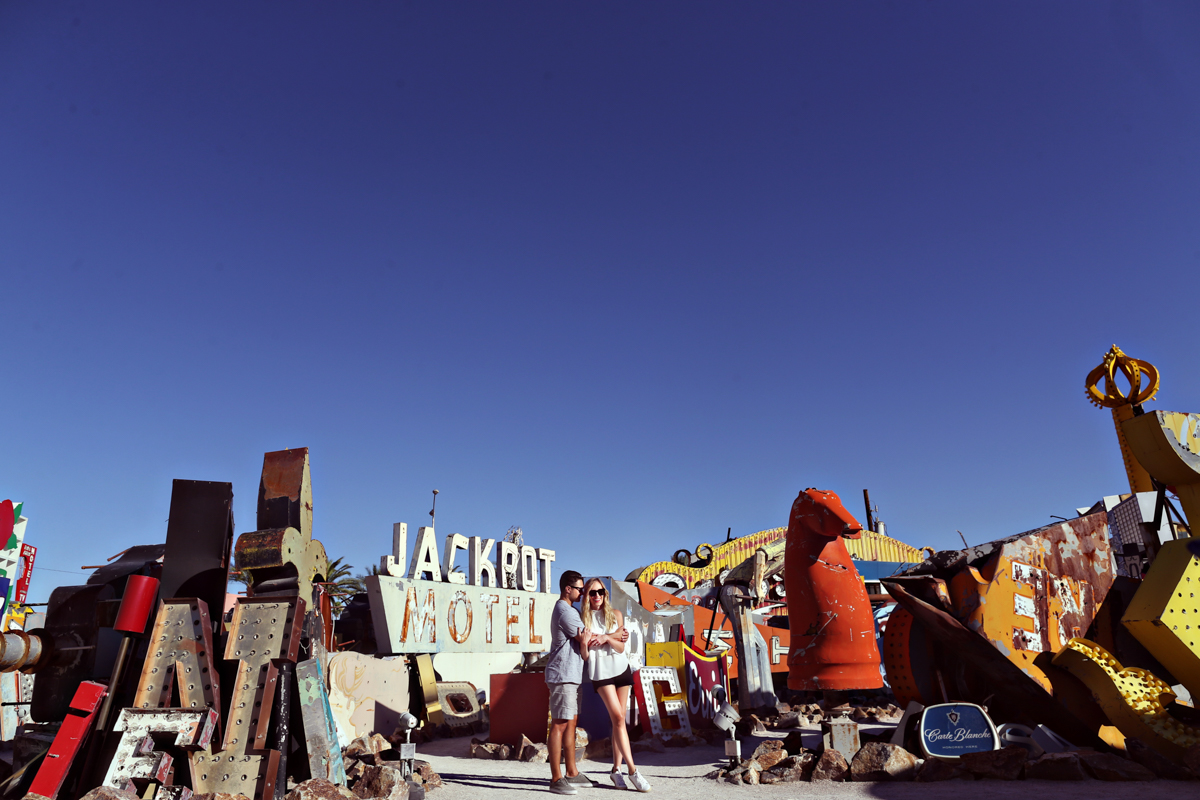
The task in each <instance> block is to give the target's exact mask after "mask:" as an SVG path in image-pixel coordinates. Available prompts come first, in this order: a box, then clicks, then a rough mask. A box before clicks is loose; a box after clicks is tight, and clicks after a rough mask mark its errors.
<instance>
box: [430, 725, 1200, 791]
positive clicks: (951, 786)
mask: <svg viewBox="0 0 1200 800" xmlns="http://www.w3.org/2000/svg"><path fill="white" fill-rule="evenodd" d="M470 742H471V739H470V737H461V738H457V739H440V740H438V741H435V742H429V743H426V744H423V745H420V746H418V747H417V752H418V757H420V758H423V759H425V760H427V761H429V763H430V764H432V765H433V768H434V769H435V770H437V771H438V773H439V774H441V776H442V780H443V781H445V783H446V785H445V786H444V787H443V788H441V789H436V790H434V791H433V792H431V793H430V794H429V798H430V800H475V799H476V798H479V797H481V793H482V792H483V791H486V793H487V797H488V798H494V799H495V800H517V798H526V797H550V796H552V795H550V793H549V792H548V791H547V788H548V786H549V781H550V768H549V767H548V766H547V765H546V764H524V763H522V762H520V761H489V760H485V759H479V758H470V757H468V756H469V754H470V748H471V745H470ZM634 758H635V759H637V763H638V767H639V768H640V769H641V772H642V774H643V775H644V776H646V778H647V779H648V780H649V781H650V783H651V785H652V786H653V787H654V788H653V792H652V794H653V795H654V796H655V797H658V798H669V799H670V800H700V799H701V798H705V797H709V796H712V795H727V796H729V797H741V798H745V800H751V798H758V797H763V798H807V797H814V798H815V797H821V798H825V797H837V798H840V797H882V798H921V800H939V798H947V799H949V798H954V799H955V800H961V798H963V797H964V795H965V796H968V797H969V798H970V800H976V798H987V797H1014V798H1028V800H1041V799H1042V798H1052V800H1098V798H1102V799H1103V800H1134V799H1135V798H1136V800H1157V798H1177V799H1178V800H1188V799H1189V798H1200V781H1195V782H1189V783H1180V782H1177V781H1153V782H1150V783H1107V782H1102V781H1079V782H1057V781H1014V782H1011V783H1009V782H1004V781H976V782H964V781H949V782H945V783H789V784H775V785H772V786H734V785H732V784H728V783H724V782H719V781H712V780H708V779H706V778H704V777H703V776H704V774H705V773H707V772H710V771H712V770H713V769H715V768H716V767H717V766H719V764H720V762H721V760H722V758H723V755H722V749H721V748H719V747H709V746H706V745H698V746H694V747H687V748H683V749H679V750H668V751H667V752H665V753H635V754H634ZM610 766H611V762H608V763H601V762H598V761H584V762H582V763H581V764H580V769H581V771H582V772H583V773H584V774H585V775H587V776H589V777H590V778H592V780H594V781H597V782H598V785H597V786H596V787H595V788H594V789H585V788H581V789H580V790H579V795H578V796H579V797H580V799H581V800H583V798H585V797H587V796H591V797H592V798H593V800H601V799H602V798H604V797H608V796H610V795H609V793H610V792H614V791H617V789H616V787H614V786H612V785H611V784H610V783H609V782H608V770H609V769H610Z"/></svg>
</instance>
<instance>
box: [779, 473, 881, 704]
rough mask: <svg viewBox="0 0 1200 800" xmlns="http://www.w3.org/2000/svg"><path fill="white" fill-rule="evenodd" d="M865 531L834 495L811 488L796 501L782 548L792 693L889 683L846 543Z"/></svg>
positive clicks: (859, 582) (875, 685)
mask: <svg viewBox="0 0 1200 800" xmlns="http://www.w3.org/2000/svg"><path fill="white" fill-rule="evenodd" d="M862 530H863V528H862V525H860V524H859V523H858V521H857V520H856V519H855V518H854V516H853V515H852V514H850V512H849V511H847V510H846V509H845V507H844V506H843V505H842V501H841V500H840V499H839V498H838V496H837V495H836V494H835V493H833V492H826V491H822V490H820V489H806V490H804V491H802V492H800V495H799V496H798V497H797V498H796V502H795V503H793V504H792V512H791V518H790V519H789V521H788V532H787V548H786V550H785V551H784V564H785V566H784V584H785V587H786V591H787V601H788V618H789V620H790V629H791V650H790V652H789V654H788V665H789V667H790V670H789V672H788V688H789V689H800V690H817V689H826V690H828V689H832V690H846V689H874V688H878V687H881V686H883V678H882V676H881V674H880V672H879V648H878V646H877V645H876V643H875V620H874V618H873V617H872V614H871V601H870V600H869V599H867V590H866V586H865V585H864V584H863V582H862V579H861V578H859V575H858V570H857V569H855V567H854V562H853V561H852V560H851V559H850V553H849V552H848V551H847V550H846V545H845V543H844V542H843V541H842V539H843V538H858V537H860V536H861V535H862Z"/></svg>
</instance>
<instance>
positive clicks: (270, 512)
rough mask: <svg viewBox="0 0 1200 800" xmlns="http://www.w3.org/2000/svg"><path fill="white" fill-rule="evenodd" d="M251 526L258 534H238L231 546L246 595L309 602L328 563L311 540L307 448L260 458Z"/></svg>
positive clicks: (254, 532)
mask: <svg viewBox="0 0 1200 800" xmlns="http://www.w3.org/2000/svg"><path fill="white" fill-rule="evenodd" d="M257 523H258V530H257V531H251V532H249V533H243V534H242V535H241V536H239V537H238V540H237V544H236V546H235V547H234V563H235V564H236V566H237V568H238V569H239V570H241V571H243V572H244V573H246V575H247V577H248V579H249V581H250V588H249V591H250V594H251V595H252V596H258V597H262V596H287V595H298V596H299V597H300V598H302V599H303V600H304V601H305V602H306V603H309V604H311V603H312V601H313V581H314V580H316V579H318V578H324V577H325V575H326V574H327V573H328V572H329V559H328V558H327V557H326V555H325V547H324V545H322V544H321V543H320V542H319V541H317V540H315V539H313V538H312V483H311V481H310V478H309V469H308V448H307V447H300V448H296V449H294V450H279V451H276V452H272V453H266V454H265V455H264V456H263V471H262V479H261V480H260V481H259V486H258V519H257Z"/></svg>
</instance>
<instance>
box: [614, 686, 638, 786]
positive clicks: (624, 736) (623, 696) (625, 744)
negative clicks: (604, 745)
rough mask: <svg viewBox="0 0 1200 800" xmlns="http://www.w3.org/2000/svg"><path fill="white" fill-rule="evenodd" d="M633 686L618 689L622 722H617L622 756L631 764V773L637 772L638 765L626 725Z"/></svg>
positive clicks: (618, 763) (618, 702) (618, 764)
mask: <svg viewBox="0 0 1200 800" xmlns="http://www.w3.org/2000/svg"><path fill="white" fill-rule="evenodd" d="M632 688H633V687H632V686H622V687H620V688H619V689H617V703H616V705H617V707H618V708H620V712H619V715H620V716H619V719H620V722H619V723H618V724H616V727H617V728H619V729H620V731H621V756H622V757H623V758H624V759H625V761H626V762H627V763H628V764H629V774H630V775H632V774H633V773H635V772H637V766H636V765H635V764H634V763H633V748H632V747H631V746H630V744H629V730H628V729H627V728H626V727H625V709H626V708H628V706H629V691H630V690H631V689H632ZM616 749H617V748H616V747H614V748H613V750H614V752H615V751H616ZM617 766H618V767H619V766H620V762H619V761H618V762H617Z"/></svg>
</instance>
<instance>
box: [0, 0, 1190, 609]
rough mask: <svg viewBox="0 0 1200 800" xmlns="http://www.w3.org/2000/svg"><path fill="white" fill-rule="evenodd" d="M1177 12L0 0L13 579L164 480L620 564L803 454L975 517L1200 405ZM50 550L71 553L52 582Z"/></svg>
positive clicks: (822, 473) (1055, 509) (738, 501)
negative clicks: (1130, 361)
mask: <svg viewBox="0 0 1200 800" xmlns="http://www.w3.org/2000/svg"><path fill="white" fill-rule="evenodd" d="M1198 40H1200V6H1198V5H1196V4H1194V3H1154V4H1147V3H1142V4H1137V3H1127V2H1121V3H1100V2H1073V3H1065V2H1059V3H1045V2H1033V3H1016V2H1003V3H959V2H946V3H942V2H919V3H917V2H914V3H887V4H884V3H792V4H780V3H762V4H746V3H738V4H728V3H725V4H698V3H691V2H688V3H653V4H646V3H604V4H600V3H547V4H544V5H528V4H516V3H502V4H501V3H480V4H451V3H438V4H409V5H405V6H403V7H401V6H399V4H392V3H367V2H356V3H339V4H329V3H322V4H315V3H299V2H297V3H286V4H285V3H254V4H244V3H231V4H227V5H221V4H218V3H204V4H181V3H132V2H123V3H96V2H89V3H47V2H7V3H4V4H0V277H2V278H3V296H4V306H3V307H4V311H3V314H2V317H0V318H2V319H3V325H0V355H2V356H3V360H4V363H5V365H6V370H5V374H6V378H7V380H6V381H5V382H4V391H3V393H2V395H0V412H2V413H0V420H3V424H4V427H5V431H6V434H5V437H4V444H3V446H2V447H0V497H12V498H14V499H16V500H21V501H24V502H25V504H26V505H25V513H26V514H27V516H29V517H30V524H29V529H28V541H29V542H30V543H32V544H35V545H37V546H38V547H39V548H40V549H39V555H38V566H39V567H43V568H46V569H47V570H64V571H66V572H55V571H41V572H38V573H36V575H35V579H34V582H33V585H32V587H31V598H30V599H31V600H44V599H45V597H46V596H47V595H48V593H49V590H50V589H52V588H53V587H54V586H56V585H59V584H70V583H75V582H82V578H83V576H84V574H85V573H82V572H81V571H80V570H79V569H78V567H79V565H81V564H94V563H98V562H100V561H102V560H103V559H104V558H106V557H107V556H110V555H112V554H113V553H116V552H117V551H119V550H121V549H123V548H125V547H127V546H129V545H132V544H140V543H151V542H159V541H163V540H164V538H165V533H166V518H167V509H168V504H169V500H170V490H171V479H172V478H192V479H201V480H219V481H231V482H232V483H233V485H234V493H235V502H236V509H235V515H236V523H237V530H238V532H239V533H240V532H243V531H247V530H253V529H254V527H255V514H254V509H255V498H256V492H257V485H258V475H259V470H260V468H261V463H262V454H263V452H265V451H267V450H276V449H280V448H284V447H298V446H308V447H309V448H311V456H312V477H313V491H314V496H315V531H316V534H317V538H319V539H321V540H322V541H323V542H324V543H325V546H326V549H327V550H328V551H329V552H330V554H331V555H334V556H337V555H341V556H345V557H346V558H347V559H348V560H349V561H350V563H352V564H353V565H355V566H356V567H357V568H359V569H362V568H363V567H365V566H366V565H368V564H370V563H372V562H376V561H377V560H378V558H379V556H380V555H382V554H384V553H385V552H387V551H388V549H389V546H390V541H391V524H392V523H393V522H395V521H407V522H408V523H409V524H410V526H413V527H414V528H415V526H416V525H419V524H421V523H422V522H424V521H425V520H426V519H427V517H426V512H427V511H428V510H429V500H430V490H431V489H434V488H436V489H439V490H440V491H441V495H440V497H439V502H438V510H439V515H438V530H439V533H440V534H448V533H452V532H460V533H463V534H466V535H485V536H500V535H502V534H503V533H504V531H505V529H506V528H507V527H508V526H509V525H521V526H523V528H524V530H525V533H526V537H527V541H529V542H531V543H534V544H537V545H539V546H544V547H552V548H557V550H558V553H559V555H558V562H557V564H556V567H557V568H558V569H562V568H566V567H574V568H578V569H581V570H582V571H584V572H587V573H602V574H612V575H618V576H624V574H625V573H626V572H627V571H628V570H630V569H631V568H633V567H636V566H639V565H642V564H645V563H648V562H651V561H655V560H659V559H663V558H669V556H670V554H671V553H672V552H673V551H674V550H676V549H677V548H681V547H694V546H695V545H697V544H699V543H701V542H705V541H709V542H715V541H717V540H719V539H723V537H724V535H725V530H726V528H727V527H730V526H731V527H732V528H733V531H734V533H735V534H745V533H749V532H752V531H755V530H760V529H763V528H768V527H773V526H777V525H783V524H786V521H787V515H788V510H789V508H790V506H791V503H792V500H793V499H794V498H795V496H796V494H797V492H798V491H799V490H800V489H802V488H804V487H807V486H817V487H821V488H825V489H831V490H834V491H837V492H839V493H841V494H842V496H843V498H844V499H845V500H846V503H847V506H848V507H849V508H850V509H851V510H852V511H854V512H855V513H861V491H862V489H863V488H864V487H868V488H870V489H871V492H872V496H873V498H874V499H875V500H876V501H877V502H878V504H879V506H880V508H881V511H882V516H883V518H884V519H885V520H886V522H887V523H888V525H889V532H891V533H892V534H894V535H896V536H898V537H900V538H902V539H904V540H905V541H907V542H909V543H911V544H914V545H918V546H919V545H926V544H928V545H932V546H934V547H948V546H954V545H955V544H956V543H957V542H958V537H957V535H956V534H955V533H954V531H955V529H961V530H962V531H963V532H964V533H965V534H966V536H967V538H968V540H969V541H971V542H972V543H978V542H981V541H986V540H988V539H992V538H997V537H999V536H1003V535H1007V534H1011V533H1015V532H1018V531H1021V530H1025V529H1028V528H1031V527H1035V526H1037V525H1040V524H1044V523H1047V522H1049V521H1050V515H1051V514H1059V515H1067V514H1069V513H1071V510H1072V509H1073V508H1074V507H1076V506H1080V505H1088V504H1090V503H1092V502H1093V501H1095V500H1097V499H1098V498H1099V497H1100V496H1102V495H1104V494H1113V493H1117V492H1120V491H1122V490H1127V489H1126V484H1125V479H1124V473H1123V470H1122V467H1121V463H1120V458H1119V454H1118V451H1117V447H1116V443H1115V438H1114V435H1113V432H1112V427H1111V421H1110V417H1109V414H1108V412H1106V411H1098V410H1097V409H1095V408H1093V407H1091V406H1090V405H1088V404H1087V403H1086V402H1085V400H1084V396H1083V384H1082V382H1083V377H1084V375H1085V374H1086V373H1087V371H1088V370H1089V369H1090V368H1091V367H1092V366H1094V365H1095V364H1096V363H1098V362H1099V360H1100V357H1101V356H1102V355H1103V353H1104V352H1105V350H1107V348H1108V347H1109V345H1110V344H1112V343H1114V342H1116V343H1118V344H1120V345H1121V346H1122V347H1123V348H1124V349H1125V350H1126V351H1127V352H1129V353H1131V354H1133V355H1135V356H1138V357H1141V358H1146V359H1149V360H1150V361H1152V362H1154V363H1155V364H1157V365H1158V366H1159V367H1160V368H1161V369H1162V371H1163V375H1164V387H1165V388H1164V390H1163V392H1162V393H1161V394H1160V401H1159V402H1158V403H1157V407H1160V408H1171V409H1175V410H1200V371H1198V370H1197V366H1198V364H1197V362H1198V359H1200V356H1198V351H1197V348H1196V342H1197V340H1198V337H1197V334H1198V333H1200V323H1198V322H1197V318H1196V314H1195V310H1194V309H1195V305H1196V304H1195V300H1194V295H1195V292H1196V291H1197V290H1196V278H1197V275H1198V273H1200V270H1198V266H1200V225H1198V224H1197V220H1198V212H1200V102H1198V101H1200V91H1198V90H1200V47H1197V41H1198ZM72 572H73V573H75V574H77V575H79V578H78V579H75V578H73V577H72V575H71V574H69V573H72Z"/></svg>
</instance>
